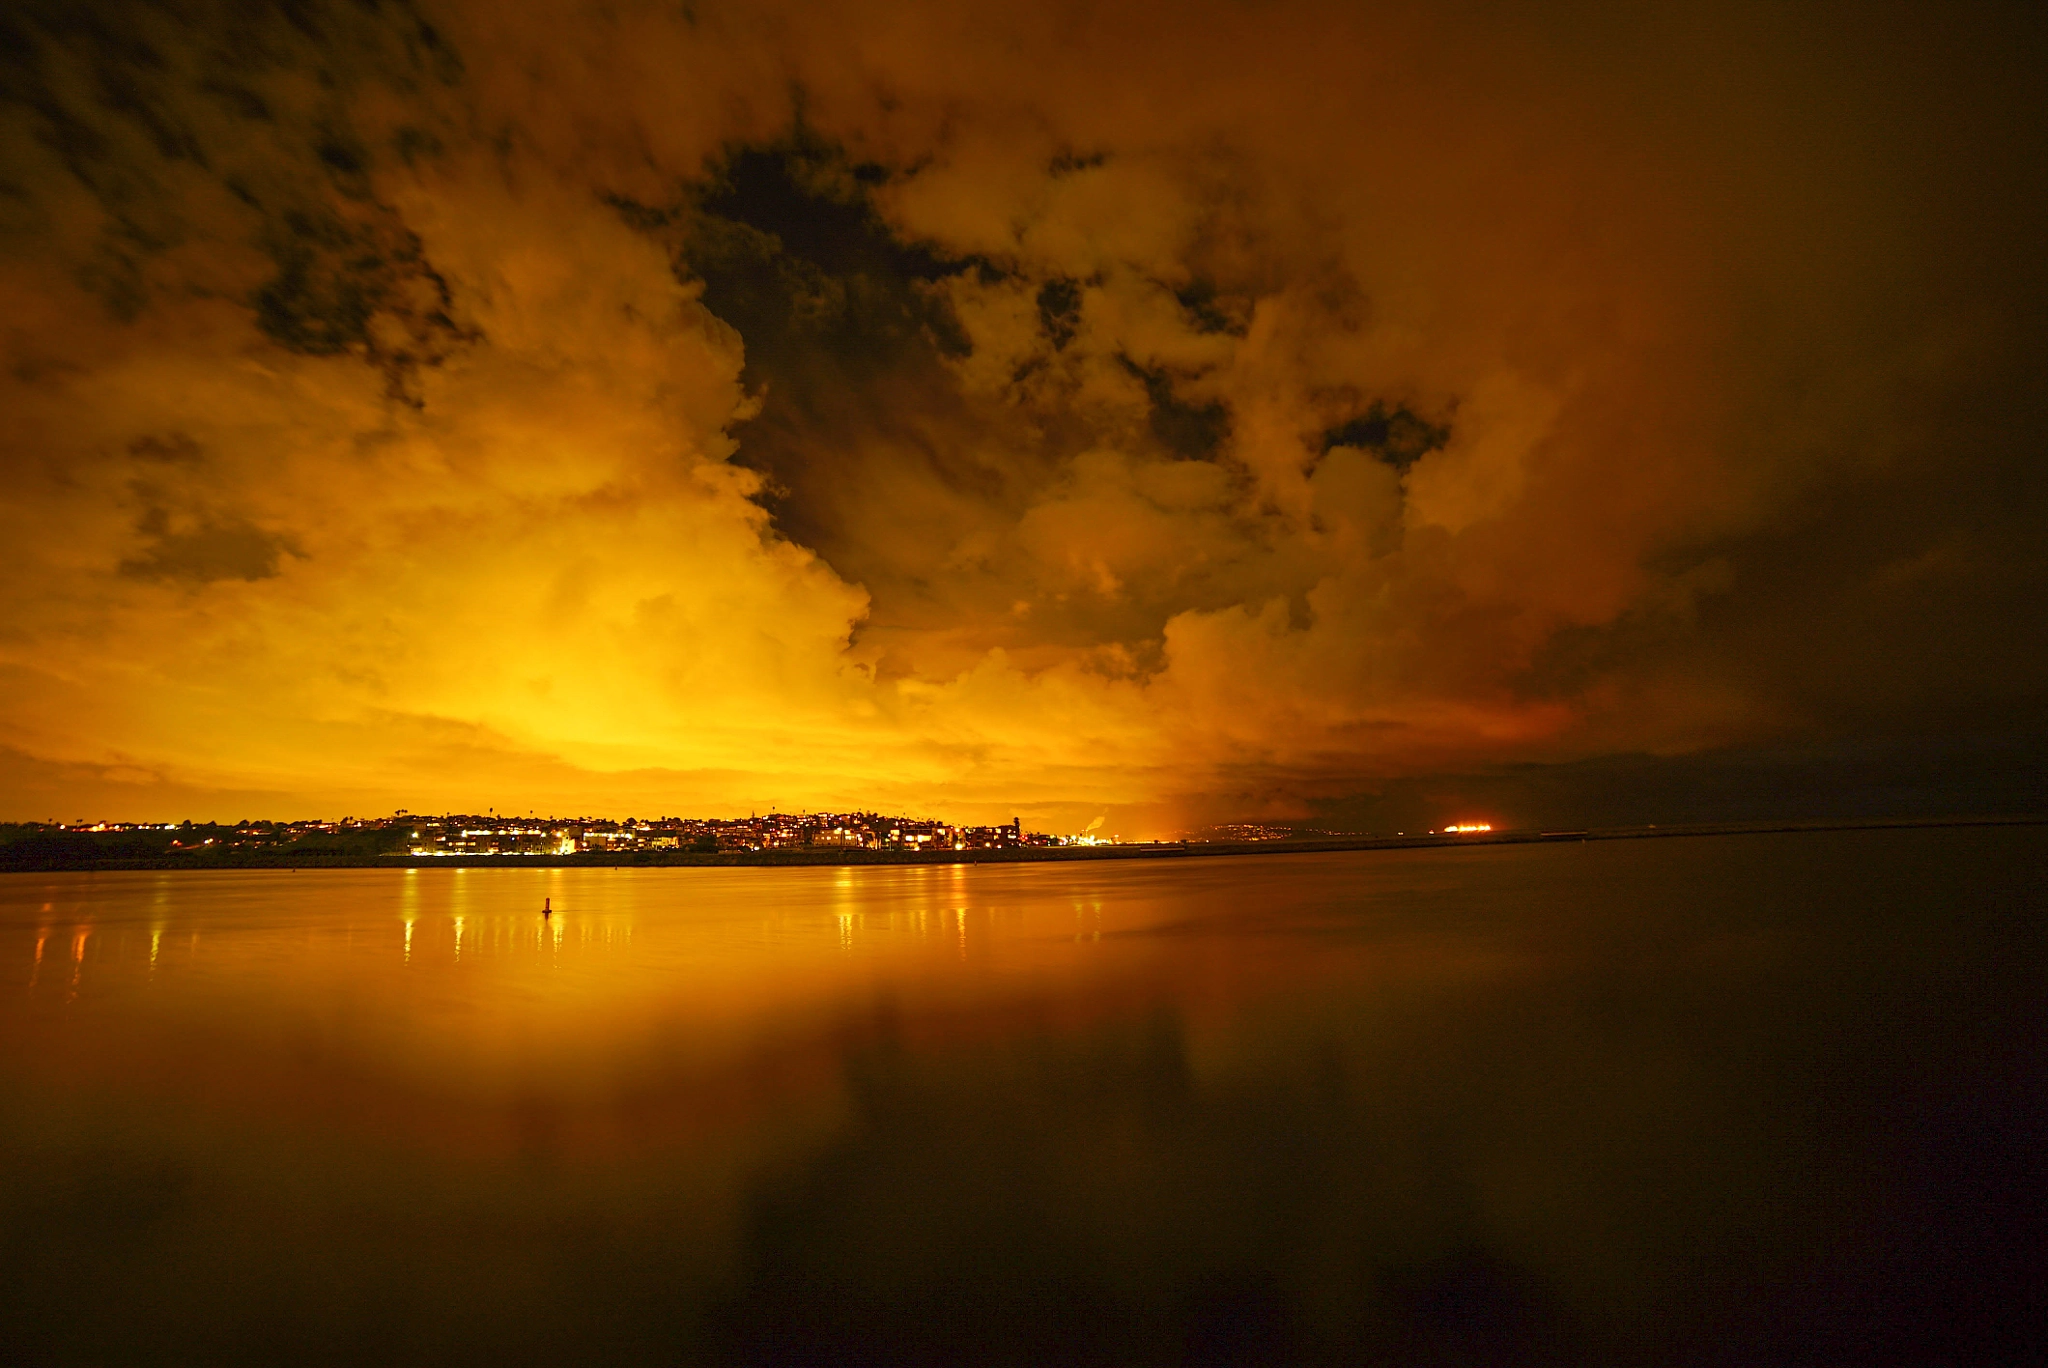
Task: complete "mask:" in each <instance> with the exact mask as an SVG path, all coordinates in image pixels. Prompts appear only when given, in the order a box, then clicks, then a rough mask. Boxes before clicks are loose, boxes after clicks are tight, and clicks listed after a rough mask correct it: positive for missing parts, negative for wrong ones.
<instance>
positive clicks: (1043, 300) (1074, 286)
mask: <svg viewBox="0 0 2048 1368" xmlns="http://www.w3.org/2000/svg"><path fill="white" fill-rule="evenodd" d="M1038 325H1039V326H1040V327H1041V328H1043V329H1045V335H1046V336H1047V337H1048V338H1050V339H1052V349H1053V350H1054V351H1064V350H1066V346H1067V343H1069V342H1071V341H1073V340H1074V334H1075V333H1076V332H1077V331H1079V330H1080V327H1081V285H1080V282H1078V281H1074V280H1069V279H1068V278H1067V277H1065V276H1060V277H1057V278H1055V279H1053V280H1048V281H1046V282H1045V284H1043V285H1041V286H1039V287H1038Z"/></svg>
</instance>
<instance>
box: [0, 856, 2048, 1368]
mask: <svg viewBox="0 0 2048 1368" xmlns="http://www.w3.org/2000/svg"><path fill="white" fill-rule="evenodd" d="M2044 854H2048V841H2044V839H2043V835H2042V833H2041V831H2039V830H2038V829H2024V828H2022V829H2007V830H1991V831H1984V830H1975V831H1971V830H1965V831H1919V832H1894V833H1845V834H1834V835H1806V836H1795V837H1741V838H1716V839H1698V840H1666V841H1645V842H1617V843H1607V844H1599V843H1595V844H1586V845H1575V846H1562V847H1560V846H1547V847H1536V848H1495V849H1472V850H1464V851H1411V852H1382V853H1359V854H1349V855H1319V856H1267V857H1257V858H1228V859H1215V860H1182V861H1145V862H1128V863H1116V864H1055V865H1009V866H1001V865H997V866H916V867H907V868H848V869H831V868H820V869H747V870H733V869H674V870H623V869H622V870H609V869H545V870H522V869H516V868H508V869H475V870H444V869H427V870H413V869H407V870H389V871H386V870H362V871H326V872H311V871H307V872H299V873H290V872H282V871H280V872H262V873H255V872H250V873H218V874H158V873H135V874H111V875H110V874H99V875H60V876H48V875H17V876H9V877H8V878H7V879H5V880H0V974H5V975H6V977H7V978H8V979H11V980H12V981H13V982H14V983H15V984H17V987H16V988H14V989H12V990H6V991H4V992H0V1029H4V1030H5V1032H6V1034H5V1039H6V1040H7V1041H8V1042H9V1044H8V1050H7V1052H6V1054H5V1057H4V1064H0V1085H4V1086H0V1146H4V1151H0V1159H4V1161H5V1164H4V1174H0V1230H5V1231H6V1232H7V1242H6V1244H5V1246H4V1250H5V1253H4V1256H0V1312H4V1315H5V1320H4V1321H0V1336H5V1339H6V1342H9V1343H14V1344H17V1345H29V1346H31V1347H32V1349H33V1353H32V1355H31V1357H30V1360H29V1361H49V1362H79V1363H85V1362H110V1361H144V1360H150V1361H157V1360H165V1359H176V1358H182V1357H188V1356H189V1357H193V1358H195V1359H209V1360H212V1361H219V1360H220V1359H222V1358H226V1359H231V1360H235V1359H241V1360H264V1361H292V1362H311V1361H325V1360H333V1361H338V1362H342V1361H345V1362H363V1361H377V1362H404V1361H432V1362H449V1361H472V1360H474V1361H491V1362H528V1361H538V1360H542V1359H558V1360H559V1359H568V1360H570V1361H574V1362H579V1363H580V1362H605V1361H618V1362H642V1361H661V1362H707V1363H715V1362H744V1363H753V1362H778V1361H788V1362H958V1363H980V1362H997V1361H1015V1362H1053V1361H1057V1362H1074V1363H1082V1362H1101V1363H1155V1362H1156V1363H1183V1362H1209V1363H1213V1362H1247V1363H1261V1362H1276V1363H1277V1362H1290V1363H1291V1362H1325V1361H1327V1362H1359V1361H1388V1362H1403V1363H1521V1362H1527V1363H1547V1362H1556V1363H1581V1362H1592V1363H1599V1362H1614V1363H1634V1362H1680V1361H1683V1362H1716V1363H1722V1362H1725V1363H1731V1364H1732V1363H1755V1362H1770V1361H1777V1360H1781V1359H1782V1360H1787V1361H1801V1362H1843V1363H1850V1362H1858V1363H1871V1362H1898V1363H1907V1362H1919V1361H1924V1360H1925V1359H1926V1358H1927V1356H1928V1355H1933V1356H1934V1357H1937V1358H1941V1359H1943V1360H1944V1361H1950V1362H1995V1361H1999V1358H1998V1356H1999V1355H2000V1354H2001V1353H2003V1352H2005V1351H2006V1350H2008V1349H2009V1348H2010V1347H2011V1343H2010V1342H2009V1340H2008V1339H2007V1338H2001V1337H2002V1336H2005V1335H2006V1333H2007V1330H2006V1327H2007V1325H2008V1322H2009V1321H2013V1320H2014V1318H2013V1317H2012V1315H2011V1312H2010V1309H2011V1307H2012V1306H2014V1305H2021V1304H2024V1302H2023V1291H2022V1289H2023V1288H2024V1287H2025V1286H2029V1285H2032V1282H2031V1278H2032V1274H2033V1272H2034V1271H2035V1270H2034V1267H2033V1264H2032V1259H2031V1255H2030V1254H2026V1253H2021V1252H2015V1251H2029V1250H2032V1249H2034V1248H2037V1247H2039V1246H2040V1244H2041V1241H2040V1240H2039V1238H2038V1237H2039V1236H2040V1235H2041V1234H2042V1233H2043V1230H2042V1223H2041V1220H2040V1215H2041V1213H2040V1203H2039V1199H2038V1191H2039V1186H2038V1184H2037V1183H2036V1182H2035V1181H2034V1180H2035V1179H2036V1178H2037V1177H2038V1176H2039V1175H2038V1174H2037V1173H2036V1171H2035V1165H2034V1161H2033V1159H2032V1157H2031V1156H2032V1155H2034V1154H2035V1153H2037V1152H2038V1151H2039V1150H2040V1148H2041V1146H2040V1145H2039V1144H2038V1143H2037V1142H2038V1141H2039V1139H2040V1138H2041V1137H2040V1135H2039V1134H2038V1131H2039V1126H2038V1124H2037V1116H2036V1112H2035V1110H2034V1108H2033V1106H2032V1104H2031V1102H2030V1100H2029V1099H2031V1097H2032V1096H2033V1095H2034V1091H2035V1089H2037V1087H2038V1085H2039V1084H2040V1083H2041V1082H2042V1081H2043V1069H2042V1068H2041V1047H2040V1039H2041V1036H2040V1034H2039V1030H2038V1028H2039V1026H2040V1025H2041V1024H2042V1020H2041V1015H2042V1014H2041V1011H2040V1008H2039V1001H2038V999H2039V994H2038V991H2037V975H2038V963H2039V953H2038V952H2039V950H2040V948H2041V946H2040V941H2041V936H2040V933H2039V931H2038V928H2037V923H2038V918H2039V914H2040V912H2041V911H2042V907H2043V899H2042V884H2041V874H2040V870H2041V869H2042V867H2043V860H2042V856H2043V855H2044ZM544 902H546V903H547V904H549V905H551V907H552V908H553V913H552V915H550V916H547V917H543V916H542V915H541V912H540V909H541V908H542V906H543V903H544ZM116 1291H117V1292H118V1293H119V1295H118V1296H109V1295H107V1294H110V1293H113V1292H116ZM2015 1299H2018V1300H2015Z"/></svg>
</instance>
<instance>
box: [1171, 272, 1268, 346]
mask: <svg viewBox="0 0 2048 1368" xmlns="http://www.w3.org/2000/svg"><path fill="white" fill-rule="evenodd" d="M1173 297H1174V299H1175V300H1177V301H1178V302H1179V304H1180V306H1181V308H1182V309H1183V310H1184V311H1186V313H1187V316H1188V318H1189V320H1190V321H1191V322H1192V323H1193V324H1194V328H1195V331H1196V332H1200V333H1223V334H1226V335H1228V336H1230V337H1243V336H1244V335H1245V334H1246V333H1247V332H1249V331H1250V330H1251V300H1250V299H1249V298H1248V297H1246V296H1243V295H1229V294H1221V293H1218V291H1217V289H1216V282H1215V281H1213V280H1210V279H1209V278H1208V277H1206V276H1197V277H1196V278H1195V279H1194V280H1192V281H1190V282H1189V283H1187V284H1186V285H1183V286H1181V287H1180V288H1179V289H1177V290H1175V291H1174V292H1173Z"/></svg>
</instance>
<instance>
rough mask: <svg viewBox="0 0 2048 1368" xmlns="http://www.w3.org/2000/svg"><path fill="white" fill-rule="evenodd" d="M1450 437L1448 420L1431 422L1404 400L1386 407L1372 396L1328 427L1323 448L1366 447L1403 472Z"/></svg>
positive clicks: (1406, 471) (1362, 449) (1438, 449)
mask: <svg viewBox="0 0 2048 1368" xmlns="http://www.w3.org/2000/svg"><path fill="white" fill-rule="evenodd" d="M1450 440H1451V429H1450V426H1449V424H1445V423H1432V422H1430V421H1429V420H1428V419H1426V418H1423V417H1421V416H1420V415H1418V414H1417V413H1415V412H1414V411H1413V410H1412V409H1410V408H1409V407H1408V406H1407V405H1405V404H1395V405H1393V406H1392V407H1389V406H1388V405H1387V403H1386V402H1385V401H1384V400H1380V399H1375V400H1374V401H1373V402H1372V406H1371V407H1370V408H1368V409H1366V411H1365V412H1364V413H1362V414H1360V415H1358V416H1357V417H1356V418H1353V419H1350V420H1349V421H1347V422H1343V423H1339V424H1337V425H1336V426H1335V427H1332V428H1329V429H1327V430H1326V431H1325V432H1324V433H1323V437H1322V450H1323V451H1328V450H1330V449H1331V448H1332V447H1340V446H1341V447H1355V448H1357V449H1359V450H1361V451H1369V452H1371V453H1372V454H1373V455H1374V456H1376V457H1378V458H1379V459H1380V460H1382V461H1385V462H1386V463H1387V464H1388V465H1390V466H1392V467H1393V468H1394V469H1396V470H1398V471H1400V472H1401V473H1402V474H1404V475H1405V474H1407V473H1408V468H1409V467H1410V466H1412V465H1414V464H1415V463H1416V462H1417V461H1419V460H1421V459H1422V458H1423V457H1424V456H1427V455H1429V453H1430V452H1432V451H1441V450H1443V448H1444V446H1445V445H1446V444H1447V443H1448V442H1449V441H1450Z"/></svg>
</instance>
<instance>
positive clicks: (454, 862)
mask: <svg viewBox="0 0 2048 1368" xmlns="http://www.w3.org/2000/svg"><path fill="white" fill-rule="evenodd" d="M2010 826H2048V814H2037V815H2031V816H2018V817H1905V818H1860V819H1825V818H1823V819H1814V820H1806V821H1769V822H1705V823H1696V824H1689V825H1683V826H1640V827H1595V828H1588V829H1585V830H1567V831H1494V832H1485V833H1474V834H1461V835H1434V834H1425V835H1420V836H1408V835H1395V836H1327V837H1308V838H1299V839H1296V838H1288V839H1285V840H1277V841H1132V842H1128V843H1125V844H1122V845H1097V846H1015V847H1008V848H997V849H986V850H943V851H938V850H935V851H910V850H831V849H823V850H817V849H805V848H801V847H798V848H791V849H783V850H734V851H719V852H715V853H714V852H705V851H667V850H663V851H652V850H645V851H634V852H632V853H631V854H630V855H620V854H615V853H611V852H604V851H584V852H581V853H579V854H575V855H312V854H306V855H287V854H282V853H280V854H276V855H270V854H254V853H252V854H244V855H233V856H207V855H199V854H191V855H169V856H162V857H154V858H147V859H138V858H126V859H104V860H43V861H26V862H22V863H18V864H17V863H11V862H6V861H5V857H4V852H0V874H85V873H119V872H132V871H161V870H194V871H198V870H250V869H268V870H299V869H448V868H461V869H668V868H793V867H806V866H823V867H833V866H841V867H850V866H857V865H885V866H886V865H958V864H1039V863H1045V862H1048V861H1068V860H1145V859H1185V858H1203V857H1210V856H1219V855H1311V854H1325V853H1333V852H1339V851H1356V850H1429V849H1443V848H1449V847H1465V846H1499V845H1545V844H1563V843H1571V842H1585V841H1634V840H1654V839H1659V838H1666V837H1688V836H1766V835H1785V834H1792V833H1801V832H1826V831H1893V830H1916V829H1928V828H1939V827H2010Z"/></svg>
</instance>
